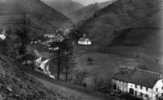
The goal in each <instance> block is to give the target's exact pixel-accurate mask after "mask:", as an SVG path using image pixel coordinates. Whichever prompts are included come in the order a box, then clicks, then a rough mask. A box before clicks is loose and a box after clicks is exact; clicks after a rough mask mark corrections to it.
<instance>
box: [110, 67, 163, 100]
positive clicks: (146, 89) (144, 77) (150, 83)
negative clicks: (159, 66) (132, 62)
mask: <svg viewBox="0 0 163 100" xmlns="http://www.w3.org/2000/svg"><path fill="white" fill-rule="evenodd" d="M161 77H162V75H161V74H159V73H155V72H151V71H145V70H141V69H127V70H126V69H123V70H121V71H120V72H118V73H116V74H115V75H114V76H113V78H112V85H113V91H114V92H116V93H124V94H130V95H132V96H135V97H137V98H140V99H143V100H159V99H160V98H162V97H163V79H161Z"/></svg>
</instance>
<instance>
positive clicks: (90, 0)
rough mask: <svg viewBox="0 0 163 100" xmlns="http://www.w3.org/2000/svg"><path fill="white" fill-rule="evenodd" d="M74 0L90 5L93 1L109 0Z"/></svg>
mask: <svg viewBox="0 0 163 100" xmlns="http://www.w3.org/2000/svg"><path fill="white" fill-rule="evenodd" d="M73 1H76V2H79V3H81V4H84V5H88V4H91V3H95V2H104V1H108V0H73Z"/></svg>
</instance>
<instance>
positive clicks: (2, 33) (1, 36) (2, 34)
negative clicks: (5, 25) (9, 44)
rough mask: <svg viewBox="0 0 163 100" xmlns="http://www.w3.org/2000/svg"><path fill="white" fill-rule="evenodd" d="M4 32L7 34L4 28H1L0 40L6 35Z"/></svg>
mask: <svg viewBox="0 0 163 100" xmlns="http://www.w3.org/2000/svg"><path fill="white" fill-rule="evenodd" d="M6 34H7V33H6V30H5V29H3V30H2V32H1V33H0V39H1V40H5V39H6V37H7V36H6Z"/></svg>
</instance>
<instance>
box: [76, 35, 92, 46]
mask: <svg viewBox="0 0 163 100" xmlns="http://www.w3.org/2000/svg"><path fill="white" fill-rule="evenodd" d="M78 44H79V45H92V41H91V40H90V39H89V38H86V35H85V34H84V35H83V37H81V38H80V39H79V40H78Z"/></svg>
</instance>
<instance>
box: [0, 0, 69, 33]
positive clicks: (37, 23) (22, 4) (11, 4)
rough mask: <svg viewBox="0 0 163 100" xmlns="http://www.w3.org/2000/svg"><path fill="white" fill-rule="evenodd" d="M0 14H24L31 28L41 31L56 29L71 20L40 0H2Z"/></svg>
mask: <svg viewBox="0 0 163 100" xmlns="http://www.w3.org/2000/svg"><path fill="white" fill-rule="evenodd" d="M0 5H1V7H0V15H1V16H4V15H5V16H11V15H13V14H15V15H22V16H24V18H25V20H28V21H29V23H28V24H29V25H30V26H29V27H30V28H31V30H33V31H32V32H34V31H36V32H37V31H38V32H37V34H40V32H48V31H53V32H54V31H55V30H56V29H57V28H60V27H62V26H63V25H65V24H67V23H71V22H70V20H69V19H68V18H67V17H65V16H64V15H63V14H61V13H59V12H57V11H55V10H54V9H52V8H50V7H48V6H47V5H45V4H44V3H43V2H41V1H40V0H6V1H5V2H3V1H1V2H0Z"/></svg>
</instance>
